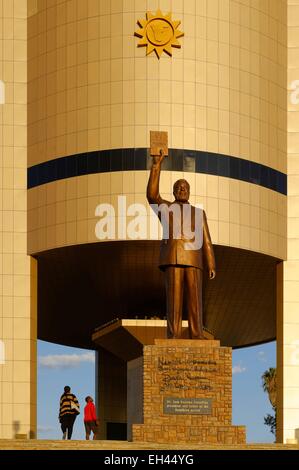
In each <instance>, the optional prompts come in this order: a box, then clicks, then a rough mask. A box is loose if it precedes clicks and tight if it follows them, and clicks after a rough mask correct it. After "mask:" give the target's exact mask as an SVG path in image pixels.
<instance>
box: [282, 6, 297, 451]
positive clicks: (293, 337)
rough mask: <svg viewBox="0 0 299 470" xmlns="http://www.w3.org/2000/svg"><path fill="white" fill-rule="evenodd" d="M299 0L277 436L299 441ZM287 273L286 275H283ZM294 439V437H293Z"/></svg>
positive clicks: (292, 12)
mask: <svg viewBox="0 0 299 470" xmlns="http://www.w3.org/2000/svg"><path fill="white" fill-rule="evenodd" d="M298 27H299V0H288V89H289V93H288V142H287V148H288V169H287V173H288V208H287V214H288V226H287V237H288V240H287V243H288V245H287V248H288V257H287V261H286V262H285V263H284V266H283V274H282V273H281V276H280V277H281V282H282V283H283V284H282V285H283V300H282V303H283V314H280V313H279V312H278V324H277V351H278V360H277V368H278V419H277V440H278V441H279V442H287V441H288V440H293V439H295V438H296V439H298V441H299V35H298ZM282 277H283V279H282ZM289 442H290V441H289Z"/></svg>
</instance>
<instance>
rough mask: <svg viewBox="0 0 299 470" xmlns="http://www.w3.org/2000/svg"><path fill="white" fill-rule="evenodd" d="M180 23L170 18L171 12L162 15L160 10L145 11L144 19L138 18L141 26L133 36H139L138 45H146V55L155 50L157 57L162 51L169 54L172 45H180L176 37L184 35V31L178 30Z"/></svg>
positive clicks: (177, 46)
mask: <svg viewBox="0 0 299 470" xmlns="http://www.w3.org/2000/svg"><path fill="white" fill-rule="evenodd" d="M180 24H181V22H180V21H173V20H172V19H171V13H168V15H163V13H162V12H161V10H158V11H157V13H156V14H155V15H153V13H151V12H147V14H146V20H138V25H139V26H140V28H141V29H140V30H139V31H136V32H135V36H137V37H139V38H141V41H139V43H138V47H143V46H146V47H147V51H146V54H147V55H148V54H151V53H152V52H153V51H155V53H156V54H157V57H158V59H160V57H161V55H162V53H163V51H164V52H166V53H167V54H168V55H170V56H171V55H172V48H173V47H176V48H180V47H181V44H180V43H179V41H178V38H180V37H182V36H184V33H183V32H182V31H179V30H178V27H179V25H180Z"/></svg>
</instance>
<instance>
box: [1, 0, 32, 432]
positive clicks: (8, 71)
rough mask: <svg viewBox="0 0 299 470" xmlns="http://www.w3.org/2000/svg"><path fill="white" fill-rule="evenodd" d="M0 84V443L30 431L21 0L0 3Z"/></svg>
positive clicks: (24, 30) (24, 22) (29, 261)
mask: <svg viewBox="0 0 299 470" xmlns="http://www.w3.org/2000/svg"><path fill="white" fill-rule="evenodd" d="M0 83H1V87H2V90H0V98H1V99H0V129H1V130H0V161H1V164H0V172H1V179H0V204H1V206H0V214H1V219H0V220H1V226H0V257H1V262H0V276H1V284H0V288H1V292H0V341H1V345H2V349H4V357H3V358H2V360H1V358H0V438H11V437H14V435H15V434H16V433H19V434H26V435H27V436H33V435H34V434H35V432H36V336H37V332H36V315H37V312H36V292H37V273H36V263H35V260H33V259H31V258H30V256H28V255H27V177H26V172H27V1H26V0H1V1H0ZM3 345H4V348H3Z"/></svg>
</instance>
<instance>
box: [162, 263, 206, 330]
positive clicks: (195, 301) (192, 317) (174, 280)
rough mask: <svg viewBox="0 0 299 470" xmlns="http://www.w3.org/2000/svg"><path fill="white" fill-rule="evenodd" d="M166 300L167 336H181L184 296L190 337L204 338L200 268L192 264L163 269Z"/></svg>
mask: <svg viewBox="0 0 299 470" xmlns="http://www.w3.org/2000/svg"><path fill="white" fill-rule="evenodd" d="M165 275H166V297H167V298H166V301H167V337H168V338H181V336H182V313H183V312H182V310H183V297H184V296H185V304H186V310H187V315H188V320H189V332H190V338H192V339H204V335H203V318H202V270H201V269H198V268H194V267H192V266H169V267H167V268H166V269H165Z"/></svg>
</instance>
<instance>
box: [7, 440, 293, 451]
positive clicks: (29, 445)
mask: <svg viewBox="0 0 299 470" xmlns="http://www.w3.org/2000/svg"><path fill="white" fill-rule="evenodd" d="M0 450H127V451H128V450H299V445H284V444H248V445H246V446H232V445H228V446H223V445H219V446H215V445H211V446H207V445H204V446H203V445H197V446H195V445H192V446H191V445H190V446H189V445H187V444H180V445H170V444H169V445H164V444H153V443H146V442H144V443H137V444H135V443H133V442H127V441H46V440H21V439H20V440H10V439H2V440H1V439H0Z"/></svg>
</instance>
